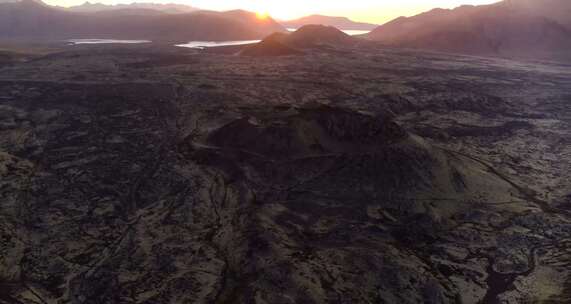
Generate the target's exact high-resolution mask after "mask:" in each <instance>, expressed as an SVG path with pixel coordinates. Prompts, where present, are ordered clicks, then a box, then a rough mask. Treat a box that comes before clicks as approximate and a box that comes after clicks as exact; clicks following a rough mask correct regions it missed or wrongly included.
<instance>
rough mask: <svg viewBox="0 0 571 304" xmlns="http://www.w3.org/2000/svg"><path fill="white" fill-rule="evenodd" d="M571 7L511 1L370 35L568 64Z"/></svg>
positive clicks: (404, 21) (394, 24) (413, 20)
mask: <svg viewBox="0 0 571 304" xmlns="http://www.w3.org/2000/svg"><path fill="white" fill-rule="evenodd" d="M570 11H571V2H569V1H563V0H547V1H543V0H542V1H539V0H508V1H502V2H499V3H496V4H492V5H482V6H461V7H458V8H456V9H453V10H446V9H434V10H431V11H429V12H426V13H423V14H419V15H417V16H413V17H409V18H407V17H400V18H397V19H395V20H393V21H391V22H389V23H387V24H384V25H382V26H380V27H378V28H377V29H375V30H374V31H372V32H371V33H369V34H368V35H367V37H368V38H369V39H372V40H376V41H381V42H383V43H385V44H389V45H394V46H401V47H411V48H420V49H429V50H437V51H448V52H457V53H467V54H478V55H501V56H514V57H528V58H549V59H568V58H569V51H568V50H569V48H570V47H571V30H570V29H571V27H570V24H571V23H570V21H569V20H571V18H569V16H571V14H570Z"/></svg>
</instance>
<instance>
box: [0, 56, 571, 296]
mask: <svg viewBox="0 0 571 304" xmlns="http://www.w3.org/2000/svg"><path fill="white" fill-rule="evenodd" d="M14 58H15V57H14V56H10V55H3V57H0V303H2V304H5V303H6V304H13V303H16V304H36V303H37V304H48V303H49V304H52V303H54V304H55V303H58V304H59V303H74V304H79V303H81V304H96V303H97V304H99V303H125V304H127V303H141V304H142V303H146V304H151V303H153V304H154V303H220V304H223V303H256V304H282V303H283V304H287V303H308V304H309V303H411V304H412V303H433V304H440V303H455V304H456V303H474V304H475V303H483V304H487V303H491V304H494V303H509V304H519V303H571V69H570V66H569V65H564V64H557V63H550V62H520V61H512V60H508V59H491V58H483V57H470V56H459V55H458V56H456V55H445V54H439V53H429V52H421V51H412V50H402V49H401V50H399V49H391V48H379V47H374V46H361V47H355V46H352V45H348V46H345V47H339V48H324V49H318V50H312V51H305V52H304V53H299V54H293V55H291V56H280V57H257V56H239V55H235V54H232V53H230V52H222V51H220V52H216V51H200V50H189V49H182V48H175V47H166V46H165V47H162V46H154V45H133V46H77V47H65V48H63V49H62V50H60V51H57V52H52V53H50V54H47V55H44V54H42V55H41V56H35V57H33V58H24V59H22V58H18V60H16V59H14Z"/></svg>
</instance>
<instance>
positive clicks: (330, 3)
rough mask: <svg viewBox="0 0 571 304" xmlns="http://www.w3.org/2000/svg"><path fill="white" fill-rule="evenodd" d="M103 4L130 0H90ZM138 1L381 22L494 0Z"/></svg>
mask: <svg viewBox="0 0 571 304" xmlns="http://www.w3.org/2000/svg"><path fill="white" fill-rule="evenodd" d="M44 1H45V2H46V3H48V4H52V5H60V6H71V5H78V4H81V3H83V2H84V1H86V0H44ZM90 1H91V2H102V3H105V4H116V3H130V2H133V1H134V0H90ZM141 2H157V3H169V2H175V3H182V4H188V5H192V6H195V7H199V8H203V9H212V10H230V9H236V8H241V9H246V10H251V11H257V12H267V13H269V14H270V15H271V16H272V17H274V18H276V19H293V18H298V17H301V16H305V15H309V14H324V15H330V16H346V17H349V18H351V19H353V20H356V21H365V22H372V23H384V22H387V21H390V20H391V19H394V18H396V17H399V16H411V15H415V14H418V13H421V12H424V11H427V10H430V9H432V8H436V7H440V8H454V7H457V6H460V5H463V4H473V5H479V4H489V3H494V2H498V0H398V1H394V0H344V1H339V0H281V1H262V0H141Z"/></svg>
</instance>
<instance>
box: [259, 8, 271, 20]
mask: <svg viewBox="0 0 571 304" xmlns="http://www.w3.org/2000/svg"><path fill="white" fill-rule="evenodd" d="M269 16H270V14H269V13H268V12H266V11H263V10H261V11H257V12H256V17H258V19H260V20H266V19H268V17H269Z"/></svg>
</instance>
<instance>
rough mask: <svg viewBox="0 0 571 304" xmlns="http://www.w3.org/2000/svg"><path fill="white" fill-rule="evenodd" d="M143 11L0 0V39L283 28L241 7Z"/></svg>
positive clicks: (227, 35)
mask: <svg viewBox="0 0 571 304" xmlns="http://www.w3.org/2000/svg"><path fill="white" fill-rule="evenodd" d="M148 11H149V10H144V11H141V10H135V12H136V13H133V11H129V10H127V11H124V10H123V11H122V10H111V11H100V12H95V13H77V12H72V11H68V10H64V9H60V8H56V7H50V6H47V5H44V4H42V3H39V2H36V1H33V0H24V1H21V2H14V3H3V4H0V39H14V38H18V39H38V40H42V41H47V40H59V39H72V38H105V39H148V40H153V41H174V42H187V41H189V40H213V41H221V40H248V39H260V38H263V37H264V36H267V35H269V34H271V33H274V32H283V31H285V29H284V28H283V27H282V26H281V25H279V24H278V23H276V22H275V21H274V20H272V19H271V18H267V19H264V20H261V19H259V18H257V17H256V14H254V13H251V12H246V11H240V10H236V11H228V12H212V11H196V12H191V13H177V14H171V13H161V12H160V11H155V12H154V13H148ZM126 12H131V13H126ZM143 12H146V13H143Z"/></svg>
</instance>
